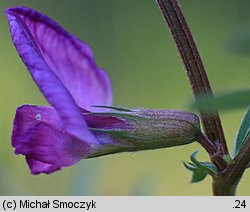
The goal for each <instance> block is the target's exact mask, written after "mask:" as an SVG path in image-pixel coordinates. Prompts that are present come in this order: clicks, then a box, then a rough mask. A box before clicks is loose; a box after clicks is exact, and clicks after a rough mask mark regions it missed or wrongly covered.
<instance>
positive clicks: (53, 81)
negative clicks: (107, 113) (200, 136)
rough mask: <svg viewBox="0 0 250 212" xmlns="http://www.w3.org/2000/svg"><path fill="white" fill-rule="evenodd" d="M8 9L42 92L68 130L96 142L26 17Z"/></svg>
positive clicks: (15, 34) (19, 45)
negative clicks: (34, 37)
mask: <svg viewBox="0 0 250 212" xmlns="http://www.w3.org/2000/svg"><path fill="white" fill-rule="evenodd" d="M6 13H7V16H8V19H9V24H10V31H11V36H12V39H13V43H14V45H15V46H16V49H17V52H18V53H19V55H20V57H21V58H22V60H23V62H24V63H25V65H26V66H27V68H28V69H29V71H30V73H31V75H32V77H33V79H34V81H35V82H36V84H37V85H38V87H39V88H40V90H41V92H42V93H43V94H44V96H45V97H46V99H47V100H48V101H49V103H50V104H51V105H52V106H54V107H55V109H56V110H57V112H58V114H59V116H60V118H61V120H62V121H63V123H64V125H65V128H66V130H67V131H68V132H69V133H71V134H72V135H74V136H76V137H78V138H79V139H82V138H84V139H85V141H87V142H89V143H91V142H92V143H96V142H97V141H96V140H95V137H94V136H93V135H92V134H91V133H90V131H89V130H88V129H87V124H86V122H85V120H84V118H83V116H82V115H81V112H80V109H79V108H78V106H77V105H76V103H75V101H74V99H73V98H72V96H71V94H70V92H69V91H68V89H67V88H66V87H65V86H64V84H63V83H62V81H61V80H60V79H59V77H58V76H57V75H56V74H55V73H54V72H53V71H52V69H51V68H50V67H49V66H48V64H47V63H46V61H45V60H44V58H43V55H42V54H41V52H40V50H39V48H38V47H37V44H36V42H35V40H34V39H33V37H32V35H31V33H30V31H29V29H28V28H27V25H26V24H25V23H24V21H23V19H22V18H21V17H20V15H18V14H17V13H15V12H13V11H12V10H11V9H10V10H7V12H6ZM72 84H74V83H72Z"/></svg>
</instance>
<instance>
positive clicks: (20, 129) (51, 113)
mask: <svg viewBox="0 0 250 212" xmlns="http://www.w3.org/2000/svg"><path fill="white" fill-rule="evenodd" d="M12 145H13V146H14V147H15V153H16V154H23V155H25V156H26V157H27V158H30V159H29V160H28V164H29V166H30V168H31V171H32V172H33V173H38V172H41V171H42V170H44V172H45V173H47V172H52V171H53V170H58V169H60V168H62V167H66V166H71V165H73V164H75V163H77V162H78V161H80V160H81V159H83V158H85V157H87V156H88V154H89V153H90V152H91V145H90V144H88V143H85V142H82V141H80V140H79V139H77V138H76V137H74V136H72V135H70V134H68V133H67V132H66V131H65V130H64V128H63V126H62V124H61V122H60V118H59V116H58V115H57V113H56V111H55V109H54V108H52V107H45V106H28V105H24V106H22V107H19V108H18V109H17V112H16V116H15V121H14V128H13V133H12ZM31 159H33V160H35V161H39V162H42V163H45V164H41V163H38V162H35V161H33V160H31ZM46 164H50V166H49V165H46ZM46 170H47V171H46Z"/></svg>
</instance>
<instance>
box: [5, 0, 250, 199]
mask: <svg viewBox="0 0 250 212" xmlns="http://www.w3.org/2000/svg"><path fill="white" fill-rule="evenodd" d="M180 3H181V5H182V8H183V10H184V13H185V15H186V18H187V20H188V23H189V25H190V28H191V31H192V32H193V35H194V37H195V40H196V42H197V45H198V48H199V50H200V53H201V55H202V58H203V60H204V65H205V67H206V69H207V71H208V76H209V78H210V81H211V85H212V87H213V89H214V92H215V93H221V92H224V91H228V90H235V89H241V88H247V87H248V88H249V82H250V14H249V12H248V9H249V8H250V2H249V1H248V0H230V1H228V0H210V1H207V0H193V1H185V0H180ZM17 5H24V6H27V7H31V8H34V9H36V10H38V11H40V12H43V13H45V14H47V15H48V16H50V17H51V18H53V19H55V20H56V21H57V22H59V23H60V24H61V25H62V26H63V27H65V28H66V29H67V30H68V31H70V32H71V33H73V34H75V35H77V36H78V37H79V38H81V39H82V40H84V41H86V42H87V43H88V44H89V45H90V46H91V48H92V50H93V52H94V54H95V59H96V62H97V64H98V65H99V66H100V67H104V68H105V69H106V70H107V72H108V73H109V75H110V77H111V79H112V81H113V89H114V103H115V105H121V106H127V107H145V108H159V109H182V110H188V111H190V110H191V109H190V107H189V103H190V102H191V101H192V99H193V97H192V93H191V90H190V87H189V84H188V82H187V79H186V75H185V73H184V68H183V66H182V64H181V61H180V59H179V56H178V53H177V51H176V48H175V45H174V43H173V40H172V38H171V36H170V33H169V31H168V28H167V26H166V24H165V23H164V21H163V18H162V15H161V13H160V11H159V9H158V7H157V5H156V3H155V1H154V0H137V1H134V0H126V1H124V0H105V1H103V0H71V1H69V0H43V1H34V0H18V1H17V0H15V1H14V0H8V1H1V2H0V9H1V12H0V23H1V24H0V195H211V194H212V192H211V178H210V177H207V178H206V179H205V180H204V181H203V182H201V183H197V184H190V183H189V182H190V179H191V173H190V172H189V171H187V170H186V169H185V168H184V167H183V164H182V162H181V161H187V160H189V157H190V154H191V153H193V152H194V151H195V150H200V152H199V154H198V158H199V159H201V160H208V158H207V156H206V153H205V152H204V150H202V149H201V148H200V146H199V145H198V144H191V145H188V146H184V147H178V148H171V149H161V150H155V151H145V152H139V153H133V154H131V153H122V154H117V155H110V156H106V157H100V158H95V159H87V160H82V161H81V162H80V163H78V164H77V165H75V166H73V167H69V168H66V169H64V170H62V171H59V172H57V173H54V174H52V175H39V176H32V175H31V174H30V172H29V169H28V167H27V165H26V163H25V159H24V157H23V156H16V155H14V154H13V148H12V147H11V139H10V138H11V131H12V122H13V117H14V114H15V110H16V108H17V107H18V106H20V105H22V104H37V105H44V104H48V103H47V102H46V101H45V99H44V98H43V96H42V95H41V93H40V92H39V90H38V88H37V87H36V86H35V84H34V82H33V81H32V80H31V77H30V75H29V73H28V71H27V70H26V67H25V66H24V65H23V64H22V62H21V60H20V58H19V57H18V55H17V53H16V51H15V49H14V47H13V44H12V42H11V39H10V36H9V29H8V25H7V20H6V17H5V15H4V12H3V11H4V9H6V8H8V7H11V6H17ZM243 112H244V108H242V109H238V110H233V111H227V112H223V111H222V112H221V117H222V123H223V126H224V130H225V134H226V138H227V140H228V145H229V147H230V149H232V148H231V147H232V145H233V140H234V136H235V133H236V132H237V129H238V126H239V123H240V120H241V117H242V114H243ZM238 194H239V195H250V175H249V171H247V172H246V174H245V176H244V179H243V180H242V182H241V184H240V185H239V189H238Z"/></svg>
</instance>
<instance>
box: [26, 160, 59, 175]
mask: <svg viewBox="0 0 250 212" xmlns="http://www.w3.org/2000/svg"><path fill="white" fill-rule="evenodd" d="M26 162H27V164H28V166H29V168H30V171H31V174H34V175H36V174H41V173H45V174H50V173H52V172H55V171H58V170H60V169H61V167H60V166H55V165H52V164H48V163H43V162H40V161H38V160H34V159H32V158H29V157H26Z"/></svg>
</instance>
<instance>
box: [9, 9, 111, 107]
mask: <svg viewBox="0 0 250 212" xmlns="http://www.w3.org/2000/svg"><path fill="white" fill-rule="evenodd" d="M7 14H8V16H9V14H13V15H14V16H15V17H16V18H17V19H18V21H19V22H21V23H22V25H25V28H26V31H28V32H29V33H30V36H32V38H33V42H34V43H35V44H36V45H37V47H38V48H39V51H40V53H41V56H42V57H43V59H44V60H45V62H46V63H47V64H48V66H49V67H50V69H51V70H52V71H53V72H54V74H55V75H56V76H57V77H58V78H59V79H60V80H61V82H62V83H63V84H64V85H65V86H66V88H67V89H68V90H69V92H70V93H71V95H72V96H73V98H74V100H75V101H76V103H77V104H78V105H79V106H80V107H81V108H84V109H87V110H91V111H94V110H99V111H100V108H92V107H91V106H93V105H111V104H112V89H111V82H110V80H109V77H108V76H107V74H106V72H105V71H104V70H102V69H100V68H98V67H97V66H96V64H95V61H94V58H93V54H92V52H91V49H90V48H89V46H88V45H87V44H85V43H84V42H82V41H80V40H79V39H78V38H76V37H75V36H73V35H71V34H69V33H68V32H67V31H65V30H64V29H63V28H62V27H61V26H59V25H58V24H57V23H56V22H54V21H53V20H51V19H50V18H49V17H47V16H45V15H43V14H41V13H39V12H37V11H34V10H32V9H29V8H25V7H14V8H10V9H8V10H7ZM14 33H15V32H13V33H12V34H14Z"/></svg>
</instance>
